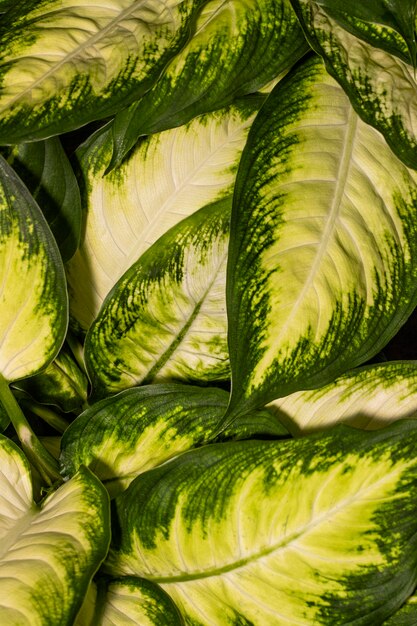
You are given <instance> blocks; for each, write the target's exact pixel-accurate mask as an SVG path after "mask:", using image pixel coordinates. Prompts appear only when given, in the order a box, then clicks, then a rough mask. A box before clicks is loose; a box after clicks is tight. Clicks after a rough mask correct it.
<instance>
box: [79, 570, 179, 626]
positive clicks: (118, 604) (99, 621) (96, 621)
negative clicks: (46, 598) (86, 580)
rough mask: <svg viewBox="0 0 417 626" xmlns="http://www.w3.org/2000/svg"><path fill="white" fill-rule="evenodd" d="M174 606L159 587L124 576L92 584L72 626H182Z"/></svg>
mask: <svg viewBox="0 0 417 626" xmlns="http://www.w3.org/2000/svg"><path fill="white" fill-rule="evenodd" d="M183 624H184V622H183V620H182V618H181V615H180V614H179V612H178V609H177V607H176V606H175V604H174V603H173V601H172V600H171V598H170V597H169V596H168V594H166V593H165V592H164V591H163V590H162V589H161V587H159V586H158V585H155V583H151V582H150V581H149V580H145V579H144V578H137V577H136V576H124V577H123V578H116V579H113V580H99V581H98V583H97V584H95V583H92V585H91V587H90V589H89V591H88V595H87V597H86V600H85V603H84V605H83V607H82V609H81V611H80V613H79V615H77V620H76V622H75V626H138V625H139V626H182V625H183Z"/></svg>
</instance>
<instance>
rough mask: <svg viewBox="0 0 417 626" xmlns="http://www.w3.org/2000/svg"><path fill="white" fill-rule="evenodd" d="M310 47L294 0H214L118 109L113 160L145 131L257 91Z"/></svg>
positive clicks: (182, 121) (181, 121)
mask: <svg viewBox="0 0 417 626" xmlns="http://www.w3.org/2000/svg"><path fill="white" fill-rule="evenodd" d="M307 49H308V45H307V43H306V40H305V38H304V35H303V32H302V30H301V27H300V25H299V23H298V20H297V18H296V16H295V14H294V11H293V9H292V7H291V4H290V2H289V0H279V1H276V0H257V1H256V2H255V1H254V0H245V1H244V2H242V1H240V0H239V1H237V0H211V1H210V2H208V3H207V4H206V5H205V6H204V7H203V9H202V11H201V13H200V14H199V16H198V19H197V23H196V31H195V33H194V35H193V37H192V38H191V39H190V40H189V42H188V43H187V45H186V46H185V47H184V49H183V50H182V51H181V52H180V53H179V54H178V55H176V56H175V57H174V58H173V59H172V60H171V61H170V63H169V64H168V66H167V68H166V69H165V71H164V73H163V75H162V77H161V78H160V79H159V80H158V82H157V83H156V84H155V85H154V87H153V88H152V89H151V90H150V91H149V92H147V93H146V94H145V95H144V96H143V97H142V98H141V100H139V101H138V102H135V103H133V104H132V105H131V106H130V107H129V108H128V109H126V110H124V111H121V112H120V113H118V115H117V116H116V119H115V122H114V127H113V132H114V144H115V145H114V154H113V159H112V164H111V165H115V164H116V163H119V162H120V161H121V159H122V158H123V157H124V155H125V154H126V153H127V151H128V150H129V149H130V148H131V147H132V146H133V145H134V144H135V143H136V141H137V138H138V137H139V136H140V135H147V134H149V133H153V132H157V131H161V130H164V129H166V128H173V127H174V126H179V125H180V124H185V123H186V122H188V121H189V120H190V119H192V118H193V117H195V116H196V115H199V114H201V113H205V112H206V111H210V110H213V109H217V108H220V107H222V106H226V105H227V104H229V103H230V102H232V100H233V99H235V98H237V97H239V96H243V95H245V94H247V93H252V92H254V91H256V90H257V89H258V88H260V87H262V86H263V85H264V84H265V83H267V82H269V81H270V80H272V79H273V78H274V77H275V76H277V75H278V74H280V73H281V72H283V71H285V70H287V69H288V68H289V67H291V66H292V65H293V64H294V63H295V62H296V61H297V59H298V58H299V57H301V56H302V55H303V54H304V53H305V52H306V51H307Z"/></svg>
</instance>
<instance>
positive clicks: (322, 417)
mask: <svg viewBox="0 0 417 626" xmlns="http://www.w3.org/2000/svg"><path fill="white" fill-rule="evenodd" d="M269 407H270V409H273V410H276V411H277V413H278V415H279V419H280V421H282V422H283V423H284V424H285V425H286V426H287V428H288V429H289V431H290V432H291V433H292V434H293V435H300V434H302V433H306V432H310V431H313V430H319V429H320V430H322V429H323V428H328V427H329V426H332V425H334V424H337V423H339V422H343V423H344V424H349V425H351V426H355V427H356V428H365V429H375V428H381V427H383V426H386V425H387V424H389V423H391V422H393V421H395V420H399V419H403V418H408V417H409V418H411V417H417V362H416V361H393V362H391V363H390V362H386V363H380V364H377V365H371V366H365V367H361V368H358V369H356V370H352V371H351V372H348V373H347V374H344V375H342V376H340V377H339V378H336V380H335V381H333V382H331V383H329V384H328V385H324V386H323V387H320V388H319V389H313V390H311V391H298V392H296V393H293V394H291V395H289V396H287V397H286V398H280V399H279V400H275V401H274V402H272V403H271V404H270V405H269Z"/></svg>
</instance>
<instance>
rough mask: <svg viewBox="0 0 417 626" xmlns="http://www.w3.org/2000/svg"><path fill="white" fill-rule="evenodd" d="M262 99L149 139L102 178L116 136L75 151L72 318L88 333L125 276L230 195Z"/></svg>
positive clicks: (98, 139) (246, 101) (70, 274)
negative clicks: (78, 222)
mask: <svg viewBox="0 0 417 626" xmlns="http://www.w3.org/2000/svg"><path fill="white" fill-rule="evenodd" d="M263 100H264V97H262V96H261V97H258V96H255V97H249V98H245V99H242V100H241V101H239V102H237V103H236V104H234V105H232V106H230V107H228V108H225V109H221V110H220V111H216V112H214V113H210V114H207V115H203V116H200V117H198V118H196V119H195V120H193V121H192V122H190V123H189V124H187V125H185V126H181V127H179V128H176V129H173V130H168V131H165V132H162V133H158V134H156V135H154V136H152V137H149V138H146V139H144V140H143V141H141V142H139V144H138V145H137V146H136V148H135V149H134V151H133V153H132V155H131V157H130V159H129V160H128V161H127V162H126V163H124V164H123V165H121V166H120V167H119V168H117V169H115V170H113V171H112V172H111V173H110V174H108V175H107V176H105V177H103V175H104V172H105V170H106V168H107V165H108V164H109V162H110V158H111V152H112V145H113V144H112V139H111V132H110V131H109V130H106V131H105V132H104V133H99V134H98V136H95V137H93V138H92V139H91V140H90V141H89V142H87V144H86V145H85V146H84V147H82V148H81V149H80V150H79V151H78V156H79V160H80V166H81V169H82V171H83V177H84V181H85V188H86V195H85V197H84V207H85V210H86V225H85V235H84V238H83V241H82V243H81V247H80V250H79V251H78V252H77V253H76V254H75V256H74V257H73V259H72V260H71V261H70V263H69V264H68V265H67V276H68V282H69V292H70V302H71V315H72V317H73V318H74V320H75V321H76V323H77V324H78V325H79V326H81V328H84V329H87V328H88V327H89V326H90V324H91V322H92V321H93V319H94V318H95V317H96V316H97V313H98V311H99V309H100V306H101V304H102V303H103V300H104V298H105V296H106V295H107V294H108V293H109V291H110V290H111V289H112V288H113V286H114V285H115V283H116V282H117V281H118V279H119V278H120V277H121V276H122V274H123V273H124V272H125V271H126V270H127V269H128V268H129V267H130V266H131V265H132V264H133V263H134V262H135V261H136V260H137V259H138V258H139V256H140V255H141V254H142V253H143V252H145V250H147V249H148V248H149V247H150V246H151V245H152V244H153V243H154V242H155V241H156V240H157V239H158V238H159V237H160V236H161V235H163V234H164V233H165V232H166V231H167V230H168V229H169V228H171V227H172V226H174V225H175V224H177V223H178V222H180V221H181V220H182V219H184V218H185V217H187V216H189V215H191V214H192V213H194V212H195V211H197V210H198V209H200V208H202V207H203V206H205V205H206V204H209V203H210V202H214V201H216V200H219V199H221V198H224V197H226V196H228V195H230V194H231V193H232V191H233V185H234V181H235V176H236V169H237V166H238V163H239V159H240V156H241V153H242V150H243V147H244V145H245V142H246V139H247V135H248V132H249V128H250V126H251V123H252V121H253V118H254V117H255V114H256V112H257V110H258V108H259V107H260V105H261V103H262V102H263Z"/></svg>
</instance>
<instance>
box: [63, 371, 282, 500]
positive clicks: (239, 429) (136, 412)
mask: <svg viewBox="0 0 417 626" xmlns="http://www.w3.org/2000/svg"><path fill="white" fill-rule="evenodd" d="M228 399H229V394H228V393H226V392H225V391H222V390H221V389H215V388H205V389H202V388H200V387H193V386H192V385H179V384H174V383H171V384H160V385H145V386H143V387H137V388H134V389H128V390H126V391H124V392H122V393H120V394H118V395H116V396H114V397H111V398H107V399H105V400H102V401H101V402H97V403H96V404H94V405H93V406H91V407H90V408H89V409H87V410H86V411H84V413H82V414H81V415H80V416H79V417H78V418H77V419H76V420H75V421H74V422H73V423H72V424H71V425H70V426H69V428H68V429H67V431H66V432H65V434H64V436H63V438H62V444H61V449H62V452H61V458H60V464H61V473H62V475H63V476H64V477H66V478H68V477H69V476H72V475H73V474H74V473H75V472H76V471H78V469H79V467H80V466H81V465H85V466H87V467H89V468H90V469H91V470H92V471H93V472H94V473H95V474H96V476H98V477H99V478H100V480H101V481H102V482H103V484H104V485H105V487H106V488H107V489H108V491H109V493H110V495H111V496H115V495H117V494H118V493H120V492H121V491H123V490H124V489H126V488H127V486H128V485H129V484H130V483H131V482H132V480H134V478H136V476H137V475H138V474H140V473H142V472H144V471H146V470H147V469H150V468H152V467H156V466H157V465H160V464H161V463H164V462H165V461H167V460H168V459H170V458H172V457H173V456H176V455H177V454H180V453H181V452H184V451H186V450H189V449H191V448H195V447H199V446H201V445H203V444H206V443H209V442H210V441H211V440H212V439H213V437H214V435H215V433H216V431H217V427H218V424H219V422H220V419H221V417H222V416H223V415H224V412H225V410H226V407H227V402H228ZM285 435H286V431H285V430H284V429H283V427H282V426H281V425H280V423H279V421H278V420H277V419H276V418H275V417H274V416H273V414H271V413H268V412H266V411H262V412H261V411H257V412H256V413H254V414H252V415H250V416H242V417H240V418H238V419H237V420H236V421H235V422H234V423H233V425H232V426H231V427H230V428H229V429H228V430H226V431H225V432H224V433H223V434H222V437H223V439H246V438H249V437H256V436H269V437H283V436H285Z"/></svg>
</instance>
